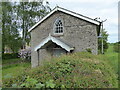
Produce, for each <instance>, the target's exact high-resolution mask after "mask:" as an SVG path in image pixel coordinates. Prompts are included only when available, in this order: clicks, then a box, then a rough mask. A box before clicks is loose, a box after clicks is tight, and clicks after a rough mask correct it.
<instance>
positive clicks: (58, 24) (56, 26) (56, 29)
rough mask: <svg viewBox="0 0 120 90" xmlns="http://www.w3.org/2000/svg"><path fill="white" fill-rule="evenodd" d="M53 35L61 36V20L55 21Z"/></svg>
mask: <svg viewBox="0 0 120 90" xmlns="http://www.w3.org/2000/svg"><path fill="white" fill-rule="evenodd" d="M54 33H55V34H61V33H63V23H62V20H61V19H57V20H56V21H55V23H54Z"/></svg>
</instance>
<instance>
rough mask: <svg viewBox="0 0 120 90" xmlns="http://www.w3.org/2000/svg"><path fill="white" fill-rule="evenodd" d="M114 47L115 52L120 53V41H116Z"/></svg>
mask: <svg viewBox="0 0 120 90" xmlns="http://www.w3.org/2000/svg"><path fill="white" fill-rule="evenodd" d="M113 49H114V51H115V52H118V53H119V50H120V43H115V44H114V46H113Z"/></svg>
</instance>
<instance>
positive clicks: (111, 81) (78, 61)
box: [3, 45, 118, 88]
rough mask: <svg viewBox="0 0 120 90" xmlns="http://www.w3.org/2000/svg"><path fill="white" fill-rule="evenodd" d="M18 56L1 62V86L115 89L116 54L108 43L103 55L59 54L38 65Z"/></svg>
mask: <svg viewBox="0 0 120 90" xmlns="http://www.w3.org/2000/svg"><path fill="white" fill-rule="evenodd" d="M10 61H12V62H18V61H19V59H17V60H16V59H12V60H6V61H5V62H3V63H4V64H5V66H4V67H3V87H27V88H32V87H36V88H117V87H118V75H117V73H118V53H116V52H113V46H112V45H110V46H109V49H108V51H107V52H106V53H105V54H103V55H102V54H100V55H92V54H90V53H87V52H80V53H74V54H70V55H67V56H66V55H63V56H61V57H59V58H53V59H52V60H45V61H44V62H43V64H42V65H41V66H40V67H37V68H34V69H30V63H27V62H21V63H19V64H15V63H13V64H10V65H8V64H7V63H9V62H10Z"/></svg>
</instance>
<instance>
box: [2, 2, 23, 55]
mask: <svg viewBox="0 0 120 90" xmlns="http://www.w3.org/2000/svg"><path fill="white" fill-rule="evenodd" d="M2 12H3V14H2V47H3V51H2V52H3V53H4V48H5V47H9V48H10V49H11V50H12V51H13V53H16V52H17V51H18V50H19V49H20V47H21V39H20V35H19V31H18V27H17V24H16V22H17V21H16V15H15V10H14V3H11V2H2Z"/></svg>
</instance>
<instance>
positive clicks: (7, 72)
mask: <svg viewBox="0 0 120 90" xmlns="http://www.w3.org/2000/svg"><path fill="white" fill-rule="evenodd" d="M2 63H3V66H2V79H3V81H4V79H6V78H14V77H17V76H19V75H20V74H21V73H23V71H24V70H26V69H30V62H24V61H22V60H21V59H20V58H16V59H7V60H3V62H2Z"/></svg>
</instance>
